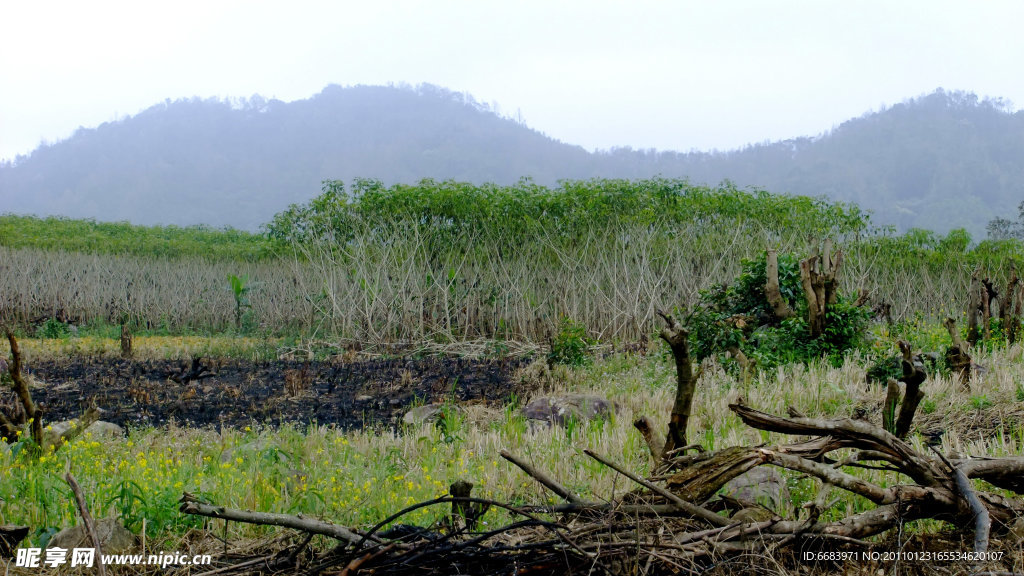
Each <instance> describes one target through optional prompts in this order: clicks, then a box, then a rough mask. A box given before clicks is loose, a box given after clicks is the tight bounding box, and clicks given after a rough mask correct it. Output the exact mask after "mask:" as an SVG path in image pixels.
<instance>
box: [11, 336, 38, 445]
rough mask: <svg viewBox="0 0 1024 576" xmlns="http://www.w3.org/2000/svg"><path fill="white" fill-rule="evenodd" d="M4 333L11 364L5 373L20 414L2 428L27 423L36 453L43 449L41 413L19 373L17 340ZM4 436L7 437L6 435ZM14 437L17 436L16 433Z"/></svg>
mask: <svg viewBox="0 0 1024 576" xmlns="http://www.w3.org/2000/svg"><path fill="white" fill-rule="evenodd" d="M5 332H6V333H7V342H8V343H10V345H11V362H10V364H9V365H8V366H7V372H8V373H9V374H10V375H11V381H12V383H13V386H14V393H15V394H17V396H18V400H19V401H20V402H21V407H22V414H21V417H20V418H18V417H14V418H13V419H5V420H6V422H4V427H5V428H7V427H9V426H10V425H12V424H13V426H15V427H20V426H23V425H25V424H26V423H27V424H28V426H29V430H30V433H31V436H32V441H33V443H34V447H33V448H32V450H33V451H34V452H35V453H38V452H39V451H40V450H42V448H43V415H42V411H41V410H40V409H39V405H38V404H36V403H35V402H34V401H33V400H32V392H31V391H30V390H29V385H28V381H27V380H25V377H24V376H23V375H22V373H21V350H20V349H19V348H18V339H17V338H15V337H14V333H13V332H11V331H10V329H7V330H5ZM4 435H5V436H7V433H5V434H4ZM14 435H17V432H16V431H15V433H14ZM8 437H9V436H8Z"/></svg>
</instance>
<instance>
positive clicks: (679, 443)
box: [658, 311, 697, 456]
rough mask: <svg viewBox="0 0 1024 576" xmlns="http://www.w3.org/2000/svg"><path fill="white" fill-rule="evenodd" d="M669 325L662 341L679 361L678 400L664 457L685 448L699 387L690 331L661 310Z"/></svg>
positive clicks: (673, 408) (673, 407)
mask: <svg viewBox="0 0 1024 576" xmlns="http://www.w3.org/2000/svg"><path fill="white" fill-rule="evenodd" d="M658 314H659V315H660V316H661V317H662V318H664V320H665V324H667V326H666V327H665V328H662V329H661V334H660V335H661V339H662V340H664V341H665V342H668V345H669V348H671V349H672V356H673V357H675V360H676V399H675V402H674V403H673V404H672V413H671V415H670V416H669V422H668V435H667V438H666V439H665V448H664V450H663V451H662V455H663V456H667V455H668V454H670V453H671V452H672V451H673V450H675V449H676V448H681V447H683V446H686V426H687V424H688V423H689V421H690V410H691V409H692V407H693V395H694V392H695V390H696V387H697V378H696V376H695V375H694V371H693V364H692V363H691V362H690V342H689V339H690V332H689V330H687V329H686V328H683V326H682V325H681V324H679V323H678V322H676V320H675V318H673V317H672V316H669V315H667V314H665V313H663V312H661V311H659V312H658Z"/></svg>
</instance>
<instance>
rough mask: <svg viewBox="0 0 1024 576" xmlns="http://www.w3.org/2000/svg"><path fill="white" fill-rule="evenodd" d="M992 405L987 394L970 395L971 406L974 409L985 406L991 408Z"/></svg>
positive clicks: (981, 408) (984, 407) (980, 408)
mask: <svg viewBox="0 0 1024 576" xmlns="http://www.w3.org/2000/svg"><path fill="white" fill-rule="evenodd" d="M992 405H993V402H992V401H991V400H989V399H988V396H986V395H985V394H981V395H978V396H971V407H972V408H974V409H975V410H984V409H986V408H991V407H992Z"/></svg>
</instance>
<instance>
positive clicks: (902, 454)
mask: <svg viewBox="0 0 1024 576" xmlns="http://www.w3.org/2000/svg"><path fill="white" fill-rule="evenodd" d="M729 409H730V410H732V411H733V412H734V413H735V414H736V415H737V416H739V417H740V419H741V420H743V422H744V424H746V425H747V426H750V427H752V428H756V429H758V430H766V431H768V432H780V433H783V434H792V435H813V436H821V437H823V438H825V440H820V439H819V440H818V441H817V442H815V441H811V442H813V443H814V444H816V445H817V444H820V446H817V448H818V450H819V451H820V452H821V453H822V454H825V453H827V452H830V451H832V450H837V449H839V448H857V449H859V450H869V451H872V452H875V453H877V455H878V456H879V457H881V458H884V459H885V461H887V462H889V463H890V464H893V465H894V466H895V467H896V468H898V469H899V470H900V472H902V473H904V474H906V475H907V476H910V477H911V478H913V479H914V481H915V482H917V483H919V484H921V485H922V486H926V487H932V488H940V487H942V484H941V482H940V481H939V478H941V477H942V476H944V474H942V472H941V470H939V469H938V468H937V467H936V466H935V465H934V463H933V462H932V461H931V460H929V459H927V458H925V457H923V456H921V455H920V454H918V453H917V452H915V451H914V449H913V448H911V447H910V445H909V444H907V443H906V442H904V441H903V440H901V439H899V438H897V437H896V436H894V435H893V434H891V433H889V432H887V431H885V430H883V429H881V428H879V427H877V426H875V425H873V424H871V423H869V422H865V421H863V420H853V419H851V418H843V419H839V420H819V419H815V418H782V417H780V416H773V415H771V414H766V413H764V412H760V411H758V410H754V409H753V408H750V407H747V406H744V405H742V404H730V405H729ZM804 444H807V443H800V444H795V445H792V447H791V446H783V447H780V449H781V450H783V451H787V452H791V451H792V448H793V447H795V448H797V449H798V450H799V449H801V448H803V445H804Z"/></svg>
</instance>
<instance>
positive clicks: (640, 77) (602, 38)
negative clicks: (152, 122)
mask: <svg viewBox="0 0 1024 576" xmlns="http://www.w3.org/2000/svg"><path fill="white" fill-rule="evenodd" d="M1022 22H1024V2H1019V1H1015V0H1014V1H994V0H984V1H963V2H948V1H936V0H922V1H907V0H900V1H892V0H886V1H877V2H876V1H858V2H849V1H845V0H844V1H835V2H833V1H826V0H806V1H778V0H742V1H741V0H736V1H727V0H726V1H710V0H701V1H671V2H670V1H664V2H648V1H638V0H630V1H628V2H627V1H621V2H600V1H595V0H586V1H580V2H577V1H572V2H569V1H559V0H544V1H539V2H533V1H523V0H518V1H515V2H512V1H504V2H487V1H482V0H474V1H448V0H431V1H417V2H388V1H383V0H381V1H369V0H367V1H365V2H338V1H323V2H303V1H301V0H289V1H288V2H256V1H219V0H201V1H191V0H178V1H175V2H159V3H158V2H151V1H146V0H132V1H125V2H118V1H108V0H90V1H88V2H83V1H81V0H74V1H67V2H64V1H60V2H57V1H48V0H36V1H21V2H19V1H14V0H4V1H3V2H2V4H0V159H10V158H13V157H14V156H16V155H18V154H26V153H28V152H30V151H31V150H32V149H34V148H35V147H36V146H37V145H38V144H39V143H40V142H41V141H42V140H47V141H56V140H59V139H63V138H66V137H68V136H70V135H71V133H72V132H73V131H74V130H75V129H76V128H77V127H79V126H86V127H92V126H96V125H98V124H100V123H103V122H106V121H109V120H113V119H115V118H117V117H123V116H125V115H128V114H135V113H137V112H139V111H140V110H143V109H145V108H147V107H148V106H150V105H152V104H154V103H157V102H160V101H162V100H164V99H166V98H170V99H176V98H182V97H190V96H200V97H204V98H205V97H210V96H218V97H229V96H231V97H238V96H251V95H253V94H256V93H258V94H261V95H263V96H265V97H268V98H279V99H281V100H286V101H291V100H296V99H303V98H308V97H310V96H312V95H314V94H316V93H317V92H319V91H320V90H322V89H323V88H324V86H326V85H328V84H332V83H334V84H341V85H355V84H388V83H402V82H405V83H411V84H417V83H421V82H427V83H431V84H436V85H439V86H443V87H446V88H449V89H451V90H455V91H459V92H468V93H470V94H471V95H473V96H474V97H475V98H476V99H477V100H479V101H482V102H487V103H492V102H493V103H497V104H498V105H499V106H500V110H501V112H502V113H504V114H505V115H509V116H511V115H515V114H516V112H517V111H519V112H520V113H521V114H522V118H523V119H524V120H525V121H526V123H527V124H528V125H530V126H531V127H533V128H536V129H538V130H540V131H542V132H544V133H546V134H548V135H550V136H552V137H554V138H557V139H559V140H562V141H564V142H569V143H572V144H579V145H582V146H584V147H586V148H588V149H594V148H611V147H614V146H632V147H634V148H658V149H663V150H665V149H672V150H682V151H686V150H691V149H701V150H706V149H712V148H718V149H731V148H736V147H740V146H743V145H744V144H747V143H752V142H761V141H765V140H779V139H784V138H789V137H794V136H801V135H815V134H818V133H821V132H822V131H825V130H828V129H829V128H831V127H832V126H833V125H836V124H838V123H840V122H842V121H843V120H846V119H848V118H851V117H855V116H859V115H861V114H863V113H864V112H866V111H869V110H872V109H878V108H879V107H880V106H882V105H891V104H894V103H897V102H899V101H901V100H904V99H906V98H909V97H913V96H918V95H921V94H923V93H927V92H931V91H933V90H934V89H935V88H938V87H943V88H946V89H950V90H957V89H960V90H968V91H972V92H975V93H977V94H978V95H979V96H992V97H1002V98H1005V99H1008V100H1010V101H1012V102H1013V103H1014V104H1016V105H1022V104H1024V74H1021V73H1020V66H1021V63H1020V61H1021V57H1022V56H1024V33H1022V32H1021V25H1022Z"/></svg>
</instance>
